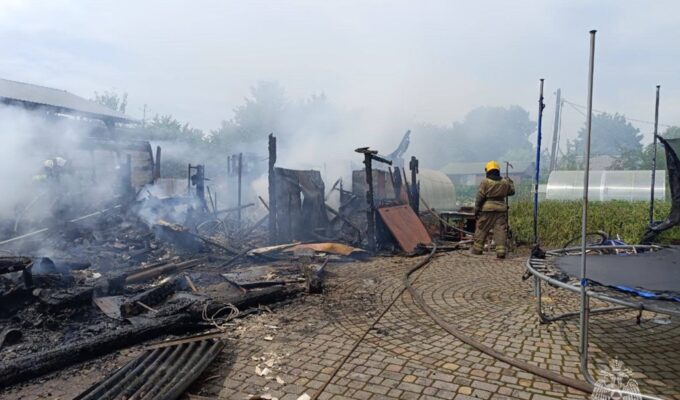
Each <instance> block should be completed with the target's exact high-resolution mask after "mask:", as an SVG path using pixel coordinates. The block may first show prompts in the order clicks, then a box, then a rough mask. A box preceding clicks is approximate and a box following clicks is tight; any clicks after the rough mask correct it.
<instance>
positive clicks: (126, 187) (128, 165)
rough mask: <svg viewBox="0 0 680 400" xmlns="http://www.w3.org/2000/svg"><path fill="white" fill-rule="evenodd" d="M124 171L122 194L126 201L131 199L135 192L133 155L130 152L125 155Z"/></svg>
mask: <svg viewBox="0 0 680 400" xmlns="http://www.w3.org/2000/svg"><path fill="white" fill-rule="evenodd" d="M122 172H123V173H122V177H121V178H122V195H123V198H124V199H125V201H130V200H131V199H132V198H133V197H134V193H135V191H134V190H133V189H132V156H131V155H130V154H127V156H126V157H125V164H124V165H123V171H122Z"/></svg>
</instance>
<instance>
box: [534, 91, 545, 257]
mask: <svg viewBox="0 0 680 400" xmlns="http://www.w3.org/2000/svg"><path fill="white" fill-rule="evenodd" d="M543 108H545V104H543V79H541V89H540V95H539V96H538V141H537V142H536V175H535V177H534V226H533V228H534V230H533V238H532V239H533V240H532V242H533V245H534V247H536V246H537V245H538V179H539V175H540V171H541V136H542V134H543V133H542V125H543Z"/></svg>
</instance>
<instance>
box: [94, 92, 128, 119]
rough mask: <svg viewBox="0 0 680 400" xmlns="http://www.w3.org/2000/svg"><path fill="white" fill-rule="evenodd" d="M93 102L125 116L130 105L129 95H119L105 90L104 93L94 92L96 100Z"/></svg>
mask: <svg viewBox="0 0 680 400" xmlns="http://www.w3.org/2000/svg"><path fill="white" fill-rule="evenodd" d="M92 101H94V102H95V103H98V104H101V105H103V106H104V107H107V108H110V109H112V110H114V111H119V112H122V113H123V114H125V109H126V108H127V103H128V95H127V93H123V94H122V95H118V93H116V92H114V91H111V92H109V91H108V90H105V91H104V93H99V92H94V98H93V99H92Z"/></svg>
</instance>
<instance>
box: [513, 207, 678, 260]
mask: <svg viewBox="0 0 680 400" xmlns="http://www.w3.org/2000/svg"><path fill="white" fill-rule="evenodd" d="M538 207H539V208H538V209H539V215H538V238H539V243H540V244H541V246H542V247H544V248H554V247H561V246H563V245H564V244H565V243H566V242H567V241H569V240H570V239H572V238H574V237H577V236H579V235H580V233H581V212H582V208H581V202H580V201H554V200H543V201H541V202H539V206H538ZM669 212H670V202H657V203H655V213H654V214H655V219H656V220H662V219H665V218H666V216H668V213H669ZM648 219H649V203H648V202H644V201H641V202H628V201H607V202H591V203H589V206H588V232H593V231H597V230H601V231H604V232H607V233H608V234H609V235H610V236H612V237H615V236H616V235H617V234H618V235H619V236H620V237H621V239H623V240H624V241H625V242H626V243H631V244H632V243H639V241H640V238H641V237H642V235H643V233H644V232H645V230H646V228H647V221H648ZM509 222H510V227H511V228H512V231H513V234H514V237H515V240H516V241H517V242H518V243H530V242H531V236H532V225H533V207H532V202H531V201H530V200H529V199H527V198H522V197H520V198H518V199H513V200H511V202H510V220H509ZM657 239H658V241H659V242H661V243H671V242H674V243H677V242H680V227H675V228H673V229H670V230H668V231H666V232H664V233H663V234H661V235H659V236H658V238H657Z"/></svg>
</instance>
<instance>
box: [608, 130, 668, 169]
mask: <svg viewBox="0 0 680 400" xmlns="http://www.w3.org/2000/svg"><path fill="white" fill-rule="evenodd" d="M661 136H662V137H664V138H666V139H677V138H680V127H677V126H671V127H669V128H668V129H666V131H665V132H664V133H662V134H661ZM653 158H654V144H653V143H649V144H647V145H646V146H645V147H644V149H642V150H626V151H624V152H623V153H621V155H620V156H619V157H618V158H617V159H616V161H614V163H613V164H612V167H611V168H610V169H618V170H637V169H651V168H652V159H653ZM656 168H657V169H666V153H665V150H664V147H663V145H662V144H661V143H657V156H656Z"/></svg>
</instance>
